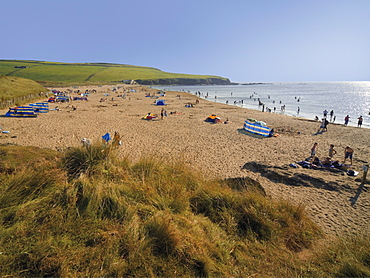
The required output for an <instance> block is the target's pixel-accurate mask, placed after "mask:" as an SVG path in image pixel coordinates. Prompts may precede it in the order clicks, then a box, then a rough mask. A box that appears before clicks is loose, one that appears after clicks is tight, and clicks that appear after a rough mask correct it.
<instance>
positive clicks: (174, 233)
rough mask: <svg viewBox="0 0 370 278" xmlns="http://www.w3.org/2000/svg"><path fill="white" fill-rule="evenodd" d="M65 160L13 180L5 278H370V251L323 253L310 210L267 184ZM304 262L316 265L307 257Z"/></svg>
mask: <svg viewBox="0 0 370 278" xmlns="http://www.w3.org/2000/svg"><path fill="white" fill-rule="evenodd" d="M6 151H7V150H6ZM22 152H23V153H27V151H26V150H24V149H23V150H22ZM13 153H15V150H13ZM40 153H41V152H40ZM29 155H30V154H29ZM55 156H57V157H60V161H55V160H46V161H47V164H45V165H44V167H42V166H43V165H42V164H38V165H37V167H34V168H32V167H23V166H21V165H20V164H19V163H18V164H17V163H16V164H17V167H14V169H13V171H12V172H11V173H6V172H3V173H2V175H3V176H6V178H4V181H5V184H3V185H2V193H3V194H2V196H1V197H0V198H1V200H0V201H1V202H0V246H1V247H0V252H1V254H0V274H1V276H6V275H8V276H16V277H41V276H49V277H51V276H54V277H71V276H72V277H81V276H93V277H97V276H99V277H124V276H129V277H135V276H139V277H179V276H186V277H194V276H199V277H207V276H210V277H215V276H217V277H236V276H237V277H241V276H243V277H244V276H256V277H271V276H275V277H276V276H278V277H298V276H299V277H301V276H302V277H317V276H329V277H330V276H340V275H342V276H344V275H349V276H350V275H355V274H358V275H360V276H361V275H367V273H368V270H369V267H370V266H369V250H370V247H369V245H368V244H364V243H363V241H362V242H361V241H357V242H354V243H352V242H351V241H350V240H348V239H346V240H343V241H342V242H339V243H338V245H331V246H329V247H328V248H326V249H325V250H327V252H314V251H312V250H314V249H315V244H316V242H317V240H318V239H320V238H321V237H322V234H321V233H320V230H319V228H318V227H317V226H316V225H315V224H314V223H313V222H312V221H310V219H309V218H308V217H307V215H306V213H305V210H304V207H303V206H299V205H298V206H297V205H292V204H289V203H287V202H284V201H274V200H271V199H269V198H268V197H266V196H265V193H264V191H263V188H262V187H261V186H260V185H259V184H258V183H257V182H254V181H250V180H248V179H242V178H240V179H236V180H234V179H233V180H230V179H228V180H221V181H220V180H209V179H205V178H204V177H203V175H202V174H201V173H197V172H195V171H194V170H193V169H189V168H188V167H186V164H185V163H184V162H182V161H170V162H168V161H167V160H164V159H161V158H158V157H154V156H146V157H143V158H142V159H141V160H139V161H137V162H131V161H129V160H128V159H124V160H119V159H117V156H116V149H114V148H110V147H109V146H106V145H99V144H95V145H93V146H91V147H90V148H73V149H70V150H68V151H66V152H65V153H55ZM365 239H366V238H365V237H364V238H363V239H362V240H365ZM359 243H360V244H362V245H361V246H362V248H361V250H360V251H355V248H357V244H359ZM343 246H345V250H342V248H343ZM302 250H306V251H309V252H310V254H311V257H310V259H309V260H307V259H301V258H300V256H297V252H299V251H302ZM346 258H351V259H346ZM338 261H339V262H340V265H337V264H338ZM333 265H336V267H331V266H333Z"/></svg>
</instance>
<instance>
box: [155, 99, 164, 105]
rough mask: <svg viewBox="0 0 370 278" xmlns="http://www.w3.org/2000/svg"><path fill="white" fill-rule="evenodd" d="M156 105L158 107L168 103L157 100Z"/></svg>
mask: <svg viewBox="0 0 370 278" xmlns="http://www.w3.org/2000/svg"><path fill="white" fill-rule="evenodd" d="M155 104H156V105H166V103H165V101H164V99H157V100H156V101H155Z"/></svg>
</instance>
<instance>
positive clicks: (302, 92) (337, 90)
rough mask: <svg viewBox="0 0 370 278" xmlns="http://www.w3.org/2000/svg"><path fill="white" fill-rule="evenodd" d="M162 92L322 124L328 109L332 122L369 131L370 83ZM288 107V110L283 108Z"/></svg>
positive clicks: (213, 87) (191, 88) (214, 87)
mask: <svg viewBox="0 0 370 278" xmlns="http://www.w3.org/2000/svg"><path fill="white" fill-rule="evenodd" d="M152 88H156V89H159V90H164V91H166V90H168V91H179V92H188V93H191V94H194V95H197V96H199V97H201V98H203V99H207V100H209V101H214V102H219V103H225V104H228V105H234V106H239V107H242V108H247V109H255V110H260V111H262V110H263V111H264V112H267V113H269V112H271V113H281V114H285V115H289V116H294V117H301V118H306V119H312V120H313V119H315V118H316V117H317V118H318V119H319V120H320V121H321V119H322V118H323V116H324V115H323V113H324V111H325V110H327V111H328V118H330V112H331V111H333V117H332V119H331V121H334V123H337V124H343V123H344V118H345V116H346V115H349V117H350V121H349V124H348V125H350V126H357V121H358V117H360V116H362V117H363V124H362V127H364V128H370V81H341V82H334V81H333V82H244V83H238V85H222V86H219V85H207V86H153V87H152ZM284 108H285V109H284Z"/></svg>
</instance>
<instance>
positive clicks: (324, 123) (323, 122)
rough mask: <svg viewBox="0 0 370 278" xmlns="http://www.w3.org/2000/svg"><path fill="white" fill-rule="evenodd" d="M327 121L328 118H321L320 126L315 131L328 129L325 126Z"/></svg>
mask: <svg viewBox="0 0 370 278" xmlns="http://www.w3.org/2000/svg"><path fill="white" fill-rule="evenodd" d="M328 123H329V122H328V120H327V119H326V118H322V120H321V124H320V127H319V129H318V130H317V133H319V132H323V131H327V130H328V128H327V125H328Z"/></svg>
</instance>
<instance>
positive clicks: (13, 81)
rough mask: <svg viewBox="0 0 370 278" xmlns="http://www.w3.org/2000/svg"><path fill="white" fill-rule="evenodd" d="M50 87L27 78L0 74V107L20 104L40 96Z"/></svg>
mask: <svg viewBox="0 0 370 278" xmlns="http://www.w3.org/2000/svg"><path fill="white" fill-rule="evenodd" d="M47 91H48V89H46V88H45V87H43V86H42V85H40V84H39V83H37V82H35V81H33V80H30V79H25V78H20V77H13V76H1V75H0V108H7V107H9V106H13V105H19V104H22V103H24V102H29V101H32V100H34V99H38V98H40V93H41V92H43V93H45V92H47Z"/></svg>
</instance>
